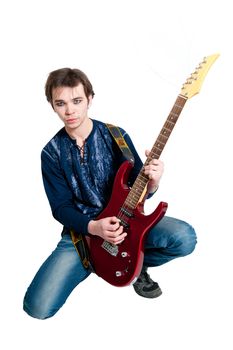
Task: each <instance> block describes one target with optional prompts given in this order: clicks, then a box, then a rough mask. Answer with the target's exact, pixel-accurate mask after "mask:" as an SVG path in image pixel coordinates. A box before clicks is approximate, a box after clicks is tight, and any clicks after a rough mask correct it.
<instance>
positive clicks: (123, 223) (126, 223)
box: [120, 219, 129, 228]
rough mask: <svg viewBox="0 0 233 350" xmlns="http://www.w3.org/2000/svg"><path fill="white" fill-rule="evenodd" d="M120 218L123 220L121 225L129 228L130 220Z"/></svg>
mask: <svg viewBox="0 0 233 350" xmlns="http://www.w3.org/2000/svg"><path fill="white" fill-rule="evenodd" d="M120 220H121V225H122V226H123V227H124V228H129V224H128V222H126V221H125V220H123V219H120Z"/></svg>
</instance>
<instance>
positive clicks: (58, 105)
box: [55, 101, 64, 107]
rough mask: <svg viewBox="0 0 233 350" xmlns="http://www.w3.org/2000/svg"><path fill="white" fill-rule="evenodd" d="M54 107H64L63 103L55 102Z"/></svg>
mask: <svg viewBox="0 0 233 350" xmlns="http://www.w3.org/2000/svg"><path fill="white" fill-rule="evenodd" d="M55 106H57V107H62V106H64V102H63V101H59V102H56V103H55Z"/></svg>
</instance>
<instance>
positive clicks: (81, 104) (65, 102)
mask: <svg viewBox="0 0 233 350" xmlns="http://www.w3.org/2000/svg"><path fill="white" fill-rule="evenodd" d="M45 93H46V97H47V100H48V101H49V103H51V106H52V108H53V109H54V111H55V113H57V115H58V116H59V118H60V119H61V120H62V122H63V123H64V127H63V128H62V129H61V130H60V131H58V133H57V134H56V135H55V136H54V137H53V138H52V139H51V140H50V141H49V142H48V143H47V145H46V146H45V147H44V148H43V150H42V154H41V159H42V176H43V182H44V188H45V191H46V194H47V197H48V200H49V203H50V206H51V209H52V213H53V216H54V218H55V219H56V220H58V221H59V222H60V223H61V224H62V225H63V231H62V237H61V240H60V241H59V243H58V245H57V247H56V249H55V250H54V251H53V252H52V254H51V255H50V256H49V257H48V259H47V260H46V261H45V262H44V263H43V265H42V266H41V267H40V269H39V271H38V272H37V274H36V275H35V277H34V279H33V281H32V283H31V284H30V286H29V288H28V290H27V292H26V295H25V298H24V310H25V311H26V312H27V313H28V314H29V315H30V316H32V317H35V318H39V319H45V318H48V317H52V316H53V315H54V314H55V313H56V312H57V311H58V310H59V309H60V308H61V306H62V305H63V304H64V303H65V301H66V299H67V297H68V296H69V295H70V293H71V292H72V290H73V289H74V288H75V287H76V286H77V285H78V284H79V283H80V282H82V281H83V280H84V279H85V278H87V277H88V276H89V274H90V273H91V270H90V269H88V268H85V267H84V266H83V264H82V261H81V260H80V257H79V255H78V254H77V252H76V249H75V247H74V244H73V242H72V239H71V234H70V232H71V229H72V230H74V231H76V232H78V233H81V234H83V235H85V234H87V233H88V234H90V235H97V236H100V237H101V238H103V239H104V240H106V241H108V242H110V243H113V244H115V245H118V244H120V243H121V242H122V241H123V240H124V239H125V237H126V232H124V228H123V226H121V225H120V222H119V220H118V219H117V218H116V217H106V218H103V219H99V220H97V219H96V218H97V216H98V214H99V213H100V212H101V211H102V210H103V209H104V208H105V207H106V205H107V203H108V201H109V198H110V195H111V190H112V185H113V181H114V177H115V175H116V172H117V170H118V168H119V166H120V165H121V164H122V162H123V161H125V158H124V156H123V153H122V152H121V150H120V149H119V147H118V146H117V144H116V142H115V140H114V139H113V137H112V136H111V134H110V132H109V130H108V128H107V127H106V125H105V124H104V123H102V122H100V121H97V120H94V119H91V118H90V117H89V116H88V110H89V108H90V106H91V103H92V99H93V97H94V91H93V88H92V85H91V83H90V81H89V80H88V78H87V76H86V75H85V74H84V73H83V72H82V71H80V70H78V69H70V68H64V69H58V70H56V71H53V72H51V73H50V74H49V76H48V79H47V82H46V85H45ZM120 130H121V132H122V135H123V136H124V139H125V140H126V143H127V144H128V146H129V148H130V150H131V152H132V153H133V155H134V159H135V164H134V167H133V170H132V171H131V174H130V177H129V185H132V184H133V182H134V180H135V179H136V177H137V175H138V173H139V171H140V170H141V168H142V165H143V164H142V161H141V160H140V158H139V156H138V154H137V152H136V150H135V147H134V145H133V143H132V141H131V139H130V137H129V135H128V134H127V133H126V132H125V131H124V130H123V129H121V128H120ZM146 155H148V151H146ZM162 173H163V163H162V162H161V161H160V160H156V159H154V160H152V161H151V162H150V164H149V165H148V166H146V167H145V174H146V175H148V178H149V182H148V186H147V194H146V196H149V197H151V196H152V194H153V193H154V192H155V191H156V190H157V188H158V185H159V181H160V179H161V176H162ZM195 244H196V235H195V231H194V229H193V228H192V227H191V226H190V225H189V224H187V223H185V222H183V221H181V220H178V219H174V218H171V217H167V216H165V217H163V219H162V220H160V222H159V223H158V224H157V225H155V227H154V228H153V229H151V231H150V232H149V233H148V235H147V236H146V242H145V256H144V264H143V268H142V271H141V274H140V276H139V278H138V279H137V281H136V282H135V284H134V285H133V287H134V290H135V292H136V293H138V294H139V295H140V296H143V297H146V298H155V297H158V296H159V295H161V293H162V292H161V289H160V287H159V285H158V284H157V283H156V282H154V281H153V280H152V279H151V278H150V276H149V275H148V273H147V268H148V267H152V266H160V265H162V264H164V263H166V262H168V261H170V260H172V259H175V258H178V257H181V256H185V255H187V254H190V253H191V252H192V251H193V250H194V247H195Z"/></svg>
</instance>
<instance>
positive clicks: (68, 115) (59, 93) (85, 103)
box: [52, 84, 92, 130]
mask: <svg viewBox="0 0 233 350" xmlns="http://www.w3.org/2000/svg"><path fill="white" fill-rule="evenodd" d="M91 100H92V97H91V96H90V97H89V99H87V97H86V95H85V92H84V89H83V85H82V84H79V85H77V86H75V87H67V86H62V87H58V88H55V89H53V91H52V104H53V108H54V111H55V112H56V113H57V114H58V116H59V118H60V119H61V120H62V121H63V123H64V124H65V127H66V129H70V130H72V129H75V128H77V127H79V126H80V125H81V124H82V123H83V121H84V120H85V119H87V112H88V107H89V105H90V103H91Z"/></svg>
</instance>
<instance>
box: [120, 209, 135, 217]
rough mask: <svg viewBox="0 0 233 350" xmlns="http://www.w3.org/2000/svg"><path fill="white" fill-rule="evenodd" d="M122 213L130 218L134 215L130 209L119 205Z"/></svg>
mask: <svg viewBox="0 0 233 350" xmlns="http://www.w3.org/2000/svg"><path fill="white" fill-rule="evenodd" d="M120 211H121V212H122V213H123V214H124V215H126V216H127V217H128V218H132V217H133V216H134V214H133V212H132V211H129V210H128V209H126V208H124V207H121V210H120Z"/></svg>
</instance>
